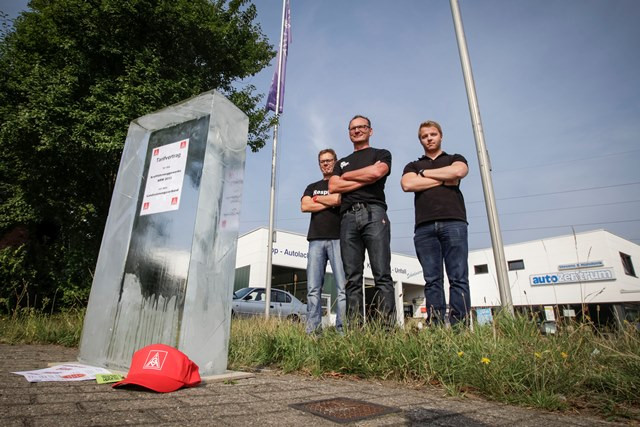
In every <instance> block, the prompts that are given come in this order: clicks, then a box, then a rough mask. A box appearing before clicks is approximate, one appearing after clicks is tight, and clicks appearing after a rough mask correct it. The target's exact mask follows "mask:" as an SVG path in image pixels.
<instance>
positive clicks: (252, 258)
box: [235, 228, 640, 323]
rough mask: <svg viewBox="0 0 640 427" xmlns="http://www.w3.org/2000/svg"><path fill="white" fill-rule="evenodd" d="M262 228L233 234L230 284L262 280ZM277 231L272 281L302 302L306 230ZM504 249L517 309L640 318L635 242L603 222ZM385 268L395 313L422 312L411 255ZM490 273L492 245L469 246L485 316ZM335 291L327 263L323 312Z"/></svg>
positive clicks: (493, 297)
mask: <svg viewBox="0 0 640 427" xmlns="http://www.w3.org/2000/svg"><path fill="white" fill-rule="evenodd" d="M267 236H268V229H267V228H259V229H256V230H253V231H251V232H249V233H246V234H244V235H242V236H240V238H239V239H238V251H237V258H236V279H235V289H240V288H242V287H246V286H254V287H263V286H265V282H266V272H267V253H266V252H267V247H268V241H267ZM276 236H277V238H276V242H274V244H273V254H272V263H273V267H272V287H274V288H279V289H284V290H287V291H289V292H291V293H292V294H294V295H295V296H296V297H298V298H299V299H300V300H302V301H303V302H306V292H307V288H306V266H307V249H308V242H307V240H306V237H305V236H304V235H301V234H297V233H290V232H285V231H278V232H277V233H276ZM504 250H505V256H506V259H507V264H508V269H509V273H508V276H509V287H510V290H511V295H512V300H513V304H514V306H515V307H516V309H518V310H533V311H534V312H540V313H541V316H545V318H546V319H547V320H550V319H551V318H553V317H555V318H557V317H563V316H564V317H576V318H581V317H583V316H589V318H590V319H592V320H593V321H595V322H598V323H609V322H612V321H613V319H619V320H623V319H626V320H628V321H630V322H638V321H639V320H640V278H638V274H637V271H636V269H637V268H638V262H639V261H638V260H639V259H640V246H638V245H636V244H634V243H632V242H630V241H627V240H625V239H622V238H620V237H618V236H615V235H613V234H611V233H609V232H607V231H605V230H594V231H588V232H582V233H576V234H575V235H567V236H558V237H552V238H548V239H541V240H534V241H530V242H524V243H519V244H513V245H508V246H505V248H504ZM391 274H392V277H393V280H394V283H395V288H396V307H397V308H400V307H402V310H400V309H398V310H397V311H398V313H397V314H398V321H399V322H400V323H402V322H403V320H404V318H405V317H423V316H424V313H425V301H424V280H423V278H422V269H421V267H420V263H419V262H418V260H417V258H416V257H413V256H407V255H401V254H396V253H393V254H392V255H391ZM364 275H365V283H364V287H365V298H366V303H367V304H368V303H369V302H370V301H371V300H372V299H373V292H374V288H373V275H372V272H371V268H370V266H369V264H368V259H366V260H365V272H364ZM496 277H497V275H496V268H495V263H494V258H493V252H492V250H491V249H490V248H489V249H481V250H475V251H471V252H470V253H469V282H470V287H471V304H472V308H473V309H475V310H474V312H477V313H478V315H479V314H480V313H483V316H485V315H486V314H487V313H491V312H492V311H494V310H495V309H497V308H499V307H500V293H499V291H498V283H497V279H496ZM445 287H446V288H448V283H446V280H445ZM447 292H448V290H447ZM335 299H336V291H335V285H334V281H333V276H332V274H331V268H330V266H327V274H326V276H325V289H324V293H323V300H324V303H325V307H326V310H327V314H328V315H329V313H331V312H335ZM550 307H551V309H550ZM487 309H489V311H487Z"/></svg>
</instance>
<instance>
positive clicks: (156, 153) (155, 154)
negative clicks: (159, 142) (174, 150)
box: [153, 148, 160, 156]
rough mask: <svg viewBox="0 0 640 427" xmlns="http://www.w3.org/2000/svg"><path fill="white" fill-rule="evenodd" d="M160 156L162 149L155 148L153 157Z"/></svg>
mask: <svg viewBox="0 0 640 427" xmlns="http://www.w3.org/2000/svg"><path fill="white" fill-rule="evenodd" d="M158 154H160V149H159V148H154V150H153V155H154V156H157V155H158Z"/></svg>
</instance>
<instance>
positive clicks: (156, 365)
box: [142, 350, 167, 371]
mask: <svg viewBox="0 0 640 427" xmlns="http://www.w3.org/2000/svg"><path fill="white" fill-rule="evenodd" d="M165 360H167V352H166V351H163V350H151V351H149V354H148V355H147V361H146V362H144V366H143V367H142V369H155V370H157V371H161V370H162V366H163V365H164V361H165Z"/></svg>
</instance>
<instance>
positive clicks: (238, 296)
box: [233, 288, 253, 299]
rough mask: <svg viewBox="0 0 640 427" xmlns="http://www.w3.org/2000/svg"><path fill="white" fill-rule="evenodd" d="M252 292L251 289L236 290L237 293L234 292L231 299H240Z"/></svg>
mask: <svg viewBox="0 0 640 427" xmlns="http://www.w3.org/2000/svg"><path fill="white" fill-rule="evenodd" d="M252 290H253V288H242V289H238V290H237V291H235V292H234V293H233V299H241V298H242V297H244V296H245V295H246V294H248V293H249V292H251V291H252Z"/></svg>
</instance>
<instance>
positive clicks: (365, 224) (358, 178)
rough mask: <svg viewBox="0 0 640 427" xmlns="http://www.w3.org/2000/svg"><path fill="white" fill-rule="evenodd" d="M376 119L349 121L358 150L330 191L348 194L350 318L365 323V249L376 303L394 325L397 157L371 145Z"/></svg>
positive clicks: (341, 164) (344, 227)
mask: <svg viewBox="0 0 640 427" xmlns="http://www.w3.org/2000/svg"><path fill="white" fill-rule="evenodd" d="M372 134H373V129H372V128H371V121H370V120H369V119H368V118H366V117H363V116H355V117H354V118H353V119H351V121H350V122H349V138H350V139H351V142H352V143H353V148H354V152H353V153H351V154H350V155H348V156H347V157H344V158H342V159H340V160H339V161H338V163H337V164H336V165H335V167H334V168H333V176H332V177H331V178H330V179H329V192H330V193H340V194H342V204H341V207H340V211H341V213H342V220H341V222H340V248H341V250H342V264H343V265H344V271H345V274H346V278H347V285H346V291H347V315H348V316H349V319H350V320H353V321H354V322H355V324H356V325H357V324H359V323H361V321H362V316H363V313H362V311H363V301H362V297H363V294H362V283H363V282H362V280H363V272H364V253H365V249H366V251H367V253H368V255H369V262H370V263H371V271H372V272H373V280H374V282H375V287H376V301H375V303H376V305H377V310H378V313H379V314H380V315H381V317H382V321H383V322H384V323H385V324H386V325H392V324H394V320H393V314H394V311H395V297H394V288H393V279H392V278H391V226H390V223H389V218H388V217H387V204H386V202H385V195H384V184H385V181H386V180H387V176H388V175H389V173H390V172H391V153H390V152H389V151H388V150H384V149H377V148H373V147H370V146H369V138H370V137H371V135H372Z"/></svg>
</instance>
